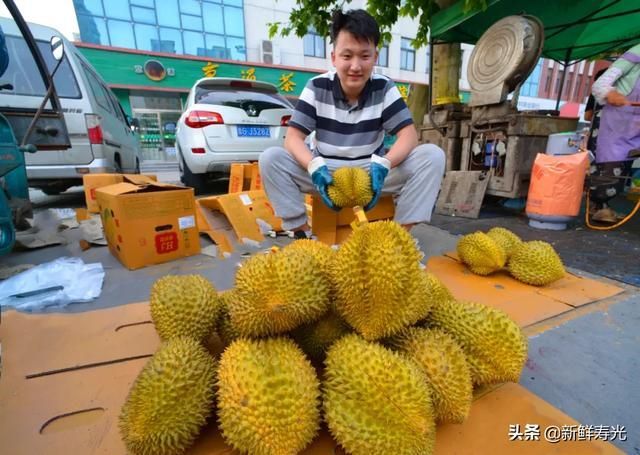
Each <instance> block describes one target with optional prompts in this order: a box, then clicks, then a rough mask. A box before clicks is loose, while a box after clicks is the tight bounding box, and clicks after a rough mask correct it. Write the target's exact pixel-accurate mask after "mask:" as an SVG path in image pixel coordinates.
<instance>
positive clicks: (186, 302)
mask: <svg viewBox="0 0 640 455" xmlns="http://www.w3.org/2000/svg"><path fill="white" fill-rule="evenodd" d="M149 304H150V310H151V319H152V320H153V323H154V325H155V327H156V330H157V331H158V335H160V339H162V340H169V339H171V338H176V337H181V336H189V337H191V338H193V339H195V340H197V341H200V342H202V341H204V340H205V339H206V338H207V337H208V336H209V335H210V334H211V332H212V331H213V329H214V327H215V323H216V319H217V318H218V311H219V302H218V295H217V293H216V290H215V288H214V287H213V285H212V284H211V283H210V282H209V281H208V280H207V279H206V278H204V277H203V276H200V275H168V276H164V277H162V278H160V279H159V280H157V281H156V282H155V283H153V286H152V287H151V298H150V302H149Z"/></svg>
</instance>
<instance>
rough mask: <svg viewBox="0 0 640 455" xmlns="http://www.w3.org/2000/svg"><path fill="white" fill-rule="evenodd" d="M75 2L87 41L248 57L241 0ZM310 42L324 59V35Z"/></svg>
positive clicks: (149, 48) (181, 52)
mask: <svg viewBox="0 0 640 455" xmlns="http://www.w3.org/2000/svg"><path fill="white" fill-rule="evenodd" d="M73 4H74V7H75V10H76V16H77V18H78V25H79V28H80V37H81V39H82V41H84V42H87V43H95V44H102V45H105V46H115V47H124V48H130V49H140V50H149V51H158V52H167V53H173V54H190V55H200V56H215V57H217V58H227V59H233V60H246V59H247V50H246V42H245V27H244V9H243V2H242V0H162V1H160V0H73ZM214 36H215V37H216V38H215V40H214V39H213V37H214ZM213 41H215V43H214V42H213ZM311 44H312V51H313V52H314V53H316V54H319V56H321V57H324V56H325V50H324V39H323V38H322V37H319V36H317V35H316V38H315V39H313V40H312V42H311Z"/></svg>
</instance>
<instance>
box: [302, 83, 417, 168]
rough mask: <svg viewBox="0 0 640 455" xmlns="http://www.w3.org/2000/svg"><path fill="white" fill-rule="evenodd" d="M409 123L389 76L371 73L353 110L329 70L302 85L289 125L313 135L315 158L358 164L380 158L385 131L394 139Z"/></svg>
mask: <svg viewBox="0 0 640 455" xmlns="http://www.w3.org/2000/svg"><path fill="white" fill-rule="evenodd" d="M412 123H413V119H412V117H411V112H410V111H409V109H408V108H407V105H406V104H405V102H404V100H403V99H402V96H400V92H399V91H398V88H397V87H396V85H395V84H394V83H393V81H392V80H391V79H389V78H388V77H386V76H382V75H378V74H373V75H372V77H371V79H370V80H369V81H367V83H366V85H365V87H364V89H363V91H362V94H361V95H360V98H359V100H358V103H357V104H356V105H353V106H352V105H349V103H348V102H347V99H346V97H345V96H344V93H343V92H342V88H341V87H340V80H339V78H338V75H337V74H336V73H335V72H334V71H332V72H328V73H325V74H321V75H319V76H316V77H314V78H312V79H310V80H309V82H307V85H306V86H305V88H304V89H303V90H302V93H301V94H300V98H299V99H298V104H297V105H296V108H295V110H294V112H293V116H292V117H291V120H290V121H289V126H292V127H294V128H297V129H299V130H300V131H302V132H304V133H305V134H311V132H313V131H315V132H316V138H315V139H316V146H317V150H315V151H314V154H316V155H320V156H322V157H324V158H328V159H331V160H340V161H344V160H347V161H358V160H364V159H369V158H370V157H371V155H373V154H377V155H382V154H383V153H384V151H383V140H384V135H385V132H386V133H387V134H390V135H394V134H396V133H397V132H398V131H399V130H401V129H402V128H404V127H405V126H407V125H411V124H412ZM354 164H355V163H354Z"/></svg>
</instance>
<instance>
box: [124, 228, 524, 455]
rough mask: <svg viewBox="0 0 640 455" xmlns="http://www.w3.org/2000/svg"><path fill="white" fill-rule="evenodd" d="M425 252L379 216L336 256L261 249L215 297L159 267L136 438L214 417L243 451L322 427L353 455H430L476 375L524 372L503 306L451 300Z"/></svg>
mask: <svg viewBox="0 0 640 455" xmlns="http://www.w3.org/2000/svg"><path fill="white" fill-rule="evenodd" d="M421 258H422V254H421V253H420V251H419V250H418V248H417V246H416V243H415V241H414V240H413V238H412V237H411V235H410V234H409V233H407V232H406V231H405V230H404V229H403V228H402V227H401V226H399V225H398V224H396V223H394V222H391V221H381V222H376V223H369V224H365V225H363V226H361V227H359V228H357V229H356V230H355V231H354V232H353V234H352V235H351V236H350V237H349V238H348V239H347V240H346V241H345V242H344V243H343V244H342V246H341V247H340V248H339V249H338V250H337V251H336V250H333V249H332V248H330V247H328V246H326V245H323V244H321V243H319V242H316V241H313V240H297V241H295V242H293V243H291V244H290V245H288V246H286V247H284V248H282V249H280V250H277V251H275V252H271V253H269V254H259V255H255V256H253V257H251V258H249V259H247V260H246V261H245V262H244V263H243V264H242V266H241V267H240V268H239V269H238V271H237V273H236V279H235V286H234V288H233V289H232V290H229V291H227V292H224V293H221V294H218V293H217V292H216V290H215V289H214V287H213V286H212V285H211V283H209V282H208V281H207V280H206V279H204V278H203V277H200V276H166V277H163V278H161V279H160V280H158V281H157V282H156V283H155V284H154V285H153V288H152V290H151V299H150V306H151V316H152V319H153V322H154V324H155V326H156V328H157V332H158V334H159V335H160V338H161V339H162V340H163V343H162V345H161V347H160V348H159V350H158V351H157V353H156V354H155V355H154V356H153V357H152V358H151V359H150V361H149V362H148V364H147V365H146V366H145V367H144V368H143V370H142V372H141V373H140V375H139V377H138V378H137V379H136V381H135V382H134V384H133V386H132V388H131V390H130V392H129V396H128V397H127V400H126V402H125V404H124V406H123V409H122V412H121V416H120V420H119V427H120V430H121V434H122V437H123V440H124V443H125V445H126V447H127V449H128V450H129V451H130V452H131V453H132V454H134V455H151V454H153V455H162V454H179V453H183V452H184V451H186V450H187V449H188V448H189V447H190V446H191V445H192V444H193V443H194V441H195V439H196V438H197V437H198V435H199V434H200V432H201V431H202V430H203V428H204V427H205V425H206V424H207V422H211V423H212V424H217V426H218V428H219V430H220V432H221V434H222V436H223V438H224V440H225V441H226V442H227V443H228V444H229V445H230V446H232V447H233V448H234V449H236V450H238V451H239V452H241V453H247V454H256V455H280V454H282V455H289V454H296V453H299V452H301V451H303V450H304V449H305V448H306V447H308V446H309V445H310V444H311V442H312V441H313V440H314V438H315V437H316V436H317V435H318V433H319V430H320V428H321V426H322V425H326V427H327V428H328V430H329V432H330V433H331V435H332V436H333V438H334V439H335V441H336V442H337V443H339V444H340V446H342V448H343V449H344V450H345V451H346V452H347V453H350V454H356V455H360V454H364V455H377V454H421V455H422V454H430V453H432V452H433V450H434V443H435V437H436V425H437V424H438V423H444V422H455V423H460V422H463V421H464V420H465V418H466V417H467V416H468V415H469V411H470V407H471V402H472V393H473V388H474V386H480V385H486V384H492V383H501V382H505V381H518V379H519V377H520V373H521V370H522V368H523V366H524V363H525V361H526V358H527V338H526V337H525V335H524V334H523V332H522V331H521V329H520V327H518V325H516V323H515V322H514V321H512V320H511V319H510V318H509V317H508V316H507V315H506V314H505V313H504V312H502V311H499V310H496V309H492V308H489V307H487V306H484V305H481V304H477V303H472V302H466V301H457V300H456V299H455V298H454V297H453V295H452V294H451V293H450V292H449V290H448V289H446V288H445V286H444V285H443V284H442V283H441V282H440V281H439V280H438V279H437V278H436V277H435V276H434V275H433V274H430V273H427V272H426V271H425V270H424V269H423V267H422V266H421V264H420V260H421ZM214 341H215V343H214ZM216 343H221V344H222V346H223V349H216V348H214V347H213V345H214V344H216Z"/></svg>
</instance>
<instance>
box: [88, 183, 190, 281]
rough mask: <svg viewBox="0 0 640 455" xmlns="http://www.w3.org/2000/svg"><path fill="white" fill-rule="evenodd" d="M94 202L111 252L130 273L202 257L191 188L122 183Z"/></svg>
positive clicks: (105, 190) (103, 191) (104, 189)
mask: <svg viewBox="0 0 640 455" xmlns="http://www.w3.org/2000/svg"><path fill="white" fill-rule="evenodd" d="M96 198H97V201H98V205H99V206H100V217H101V218H102V226H103V228H104V236H105V238H106V239H107V243H108V245H109V250H110V251H111V253H112V254H113V255H114V256H115V257H117V258H118V259H119V260H120V262H122V264H124V265H125V266H126V267H127V268H128V269H131V270H133V269H139V268H141V267H144V266H146V265H151V264H160V263H163V262H168V261H172V260H174V259H178V258H182V257H186V256H193V255H194V254H198V253H200V238H199V233H198V226H197V223H196V205H195V198H194V196H193V188H187V187H183V186H177V185H170V184H167V183H160V182H153V181H147V182H139V183H137V184H136V183H131V182H121V183H116V184H114V185H109V186H104V187H101V188H99V189H97V190H96Z"/></svg>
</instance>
